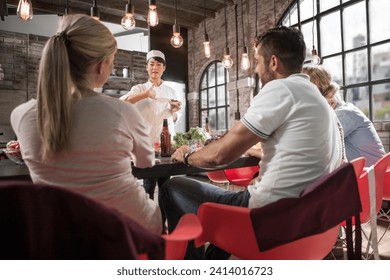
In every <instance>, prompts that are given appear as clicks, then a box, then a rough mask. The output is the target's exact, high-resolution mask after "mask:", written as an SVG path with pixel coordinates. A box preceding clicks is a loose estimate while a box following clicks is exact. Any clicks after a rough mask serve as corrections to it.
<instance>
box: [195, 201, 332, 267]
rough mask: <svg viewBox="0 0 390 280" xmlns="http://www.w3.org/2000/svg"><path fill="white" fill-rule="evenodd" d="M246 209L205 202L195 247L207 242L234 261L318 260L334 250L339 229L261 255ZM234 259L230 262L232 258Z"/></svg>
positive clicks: (200, 212)
mask: <svg viewBox="0 0 390 280" xmlns="http://www.w3.org/2000/svg"><path fill="white" fill-rule="evenodd" d="M250 211H251V209H249V208H244V207H237V206H230V205H223V204H217V203H212V202H206V203H203V204H202V205H201V207H200V208H199V212H198V217H199V220H200V222H201V224H202V227H203V233H202V235H201V237H199V238H198V239H196V240H195V245H196V246H201V245H203V244H204V243H206V242H210V243H212V244H214V245H215V246H217V247H219V248H221V249H223V250H225V251H227V252H229V253H230V254H232V255H233V256H234V257H236V258H239V259H246V260H258V259H263V260H306V259H307V260H309V259H313V260H320V259H323V258H324V257H325V256H326V255H327V254H328V253H329V252H330V251H331V250H332V248H333V245H334V244H335V242H336V239H337V235H338V232H339V228H340V227H339V226H338V225H337V226H335V227H332V228H330V229H329V230H327V231H326V232H324V233H320V234H317V235H313V236H309V237H305V238H302V239H299V240H297V241H293V242H290V243H287V244H285V245H281V246H279V247H276V248H274V249H270V250H267V251H264V252H260V251H259V249H258V245H257V241H256V237H255V235H254V233H253V227H252V221H251V218H250ZM234 257H233V258H234Z"/></svg>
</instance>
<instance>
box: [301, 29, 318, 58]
mask: <svg viewBox="0 0 390 280" xmlns="http://www.w3.org/2000/svg"><path fill="white" fill-rule="evenodd" d="M301 31H302V34H303V38H304V39H305V43H306V61H307V60H311V49H312V48H313V45H315V46H316V48H317V50H318V46H317V24H316V22H314V39H313V21H311V22H309V23H306V24H303V25H302V28H301Z"/></svg>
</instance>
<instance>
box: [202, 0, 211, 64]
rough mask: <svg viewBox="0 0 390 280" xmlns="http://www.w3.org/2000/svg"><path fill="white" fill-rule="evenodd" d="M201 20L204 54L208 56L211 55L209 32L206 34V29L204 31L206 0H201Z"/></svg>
mask: <svg viewBox="0 0 390 280" xmlns="http://www.w3.org/2000/svg"><path fill="white" fill-rule="evenodd" d="M203 13H204V15H203V18H204V19H203V20H204V22H203V23H204V24H203V26H204V37H203V38H204V40H203V46H204V56H205V57H206V58H209V57H210V55H211V52H210V39H209V34H207V31H206V0H203Z"/></svg>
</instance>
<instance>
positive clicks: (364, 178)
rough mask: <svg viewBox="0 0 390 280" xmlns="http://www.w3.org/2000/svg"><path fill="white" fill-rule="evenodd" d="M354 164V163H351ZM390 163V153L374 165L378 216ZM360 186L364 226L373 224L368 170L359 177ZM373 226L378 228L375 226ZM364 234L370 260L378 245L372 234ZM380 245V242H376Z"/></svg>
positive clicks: (366, 257)
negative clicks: (371, 250) (370, 250)
mask: <svg viewBox="0 0 390 280" xmlns="http://www.w3.org/2000/svg"><path fill="white" fill-rule="evenodd" d="M351 163H352V164H353V162H351ZM389 163H390V153H389V154H387V155H385V156H383V157H382V158H381V159H380V160H379V161H378V162H377V163H375V164H374V166H373V169H374V173H375V204H376V205H375V213H376V214H378V213H379V212H380V210H381V206H382V199H383V189H384V187H383V186H384V185H385V173H386V170H387V167H388V165H389ZM358 185H359V194H360V201H361V203H362V212H361V213H360V222H361V223H362V224H365V223H369V222H371V213H370V190H369V176H368V173H367V169H365V170H363V172H362V174H361V175H360V176H358ZM354 223H355V220H354V219H352V224H353V225H354ZM342 226H345V222H344V223H342ZM373 226H376V224H375V225H373ZM362 234H363V235H364V237H365V238H366V240H367V247H366V252H365V254H364V258H365V259H370V258H371V255H372V253H376V249H375V248H376V247H377V244H373V243H372V242H374V243H375V240H374V241H373V240H372V236H371V233H370V234H369V235H367V234H366V233H365V232H364V231H362ZM379 240H380V239H379ZM376 243H378V242H376ZM370 248H373V249H374V251H373V252H372V253H369V249H370ZM376 258H378V256H376Z"/></svg>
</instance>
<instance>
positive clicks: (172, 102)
mask: <svg viewBox="0 0 390 280" xmlns="http://www.w3.org/2000/svg"><path fill="white" fill-rule="evenodd" d="M169 104H170V105H171V112H172V113H175V112H177V111H179V110H180V109H181V102H180V101H179V100H175V99H171V100H170V101H169Z"/></svg>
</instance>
